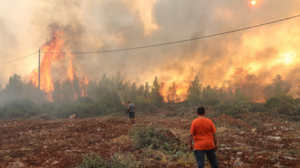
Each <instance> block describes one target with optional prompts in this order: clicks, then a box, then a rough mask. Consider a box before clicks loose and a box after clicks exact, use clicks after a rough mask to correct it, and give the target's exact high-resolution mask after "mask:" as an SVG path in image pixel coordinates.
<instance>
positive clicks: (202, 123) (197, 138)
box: [189, 106, 219, 168]
mask: <svg viewBox="0 0 300 168" xmlns="http://www.w3.org/2000/svg"><path fill="white" fill-rule="evenodd" d="M197 114H198V118H197V119H195V120H194V121H193V122H192V126H191V131H190V138H189V139H190V144H189V150H190V151H191V152H192V151H194V154H195V157H196V160H197V163H198V168H204V164H205V157H204V156H205V154H206V157H207V159H208V161H209V163H210V165H211V167H212V168H219V164H218V160H217V157H216V153H215V152H216V151H217V150H218V142H217V135H216V132H217V130H216V128H215V126H214V123H213V122H212V121H211V120H210V119H208V118H205V117H204V115H205V108H204V107H202V106H200V107H198V109H197ZM193 140H194V146H193Z"/></svg>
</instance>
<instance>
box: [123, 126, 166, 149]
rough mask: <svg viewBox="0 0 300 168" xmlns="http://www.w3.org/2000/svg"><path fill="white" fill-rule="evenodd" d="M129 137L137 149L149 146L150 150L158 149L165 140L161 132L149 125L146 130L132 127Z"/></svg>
mask: <svg viewBox="0 0 300 168" xmlns="http://www.w3.org/2000/svg"><path fill="white" fill-rule="evenodd" d="M129 136H131V137H132V139H133V141H134V144H135V147H136V148H137V149H141V148H145V147H148V146H150V145H151V146H152V148H154V149H158V148H159V147H160V146H162V145H163V144H164V142H165V140H166V137H165V135H164V134H163V133H162V132H161V129H156V128H154V127H152V126H150V125H148V127H147V128H144V127H141V128H139V127H138V126H133V127H132V128H131V130H130V131H129Z"/></svg>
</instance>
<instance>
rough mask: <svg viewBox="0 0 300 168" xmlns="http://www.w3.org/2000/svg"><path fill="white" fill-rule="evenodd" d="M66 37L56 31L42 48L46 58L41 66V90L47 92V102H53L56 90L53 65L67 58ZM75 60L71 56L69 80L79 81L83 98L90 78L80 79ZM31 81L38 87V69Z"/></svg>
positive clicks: (34, 71) (33, 72) (32, 73)
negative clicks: (76, 79)
mask: <svg viewBox="0 0 300 168" xmlns="http://www.w3.org/2000/svg"><path fill="white" fill-rule="evenodd" d="M64 41H65V40H64V37H63V32H61V31H54V32H53V33H52V39H51V40H49V41H47V42H46V43H45V44H44V45H43V46H42V47H41V51H42V53H44V56H43V58H42V62H41V65H40V73H41V74H40V89H41V90H43V91H45V92H47V93H48V96H47V98H46V99H47V100H48V101H53V98H52V92H53V90H54V86H53V79H52V74H51V67H52V63H53V62H56V61H58V60H60V59H62V58H65V54H64V53H63V48H64V46H65V45H64ZM73 58H74V56H73V55H70V56H69V68H68V72H67V75H68V78H69V79H70V80H71V81H72V83H73V81H74V79H75V77H77V78H78V79H79V82H78V83H79V86H80V89H81V91H80V92H81V96H86V85H88V83H89V82H88V78H87V77H85V76H83V77H81V78H80V77H78V76H77V74H76V71H75V70H74V68H73V61H72V59H73ZM30 81H31V83H32V84H33V85H34V86H36V87H38V69H37V68H35V69H34V70H33V71H32V72H31V75H30ZM74 97H75V99H77V97H78V96H77V94H76V95H75V96H74Z"/></svg>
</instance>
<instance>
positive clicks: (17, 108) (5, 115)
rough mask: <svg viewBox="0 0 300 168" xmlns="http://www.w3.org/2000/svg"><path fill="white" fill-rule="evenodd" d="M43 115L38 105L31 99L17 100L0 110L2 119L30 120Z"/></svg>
mask: <svg viewBox="0 0 300 168" xmlns="http://www.w3.org/2000/svg"><path fill="white" fill-rule="evenodd" d="M39 114H41V110H40V109H39V107H38V106H37V104H36V103H35V102H34V101H32V100H29V99H15V100H11V101H9V102H7V103H6V105H4V106H3V107H2V108H0V117H1V119H11V118H15V119H17V118H26V119H27V118H30V117H32V116H35V115H39Z"/></svg>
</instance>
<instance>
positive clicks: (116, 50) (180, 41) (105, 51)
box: [43, 15, 300, 55]
mask: <svg viewBox="0 0 300 168" xmlns="http://www.w3.org/2000/svg"><path fill="white" fill-rule="evenodd" d="M299 16H300V15H296V16H292V17H288V18H284V19H280V20H276V21H272V22H267V23H263V24H259V25H255V26H250V27H245V28H241V29H236V30H231V31H227V32H223V33H217V34H212V35H207V36H202V37H196V38H191V39H185V40H179V41H173V42H168V43H160V44H154V45H147V46H140V47H132V48H122V49H115V50H102V51H92V52H73V53H65V54H73V55H75V54H93V53H107V52H118V51H128V50H137V49H143V48H151V47H158V46H164V45H170V44H176V43H183V42H187V41H193V40H199V39H204V38H209V37H214V36H220V35H225V34H229V33H234V32H239V31H243V30H248V29H253V28H256V27H261V26H265V25H269V24H273V23H278V22H282V21H285V20H289V19H293V18H297V17H299ZM43 53H56V52H43Z"/></svg>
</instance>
